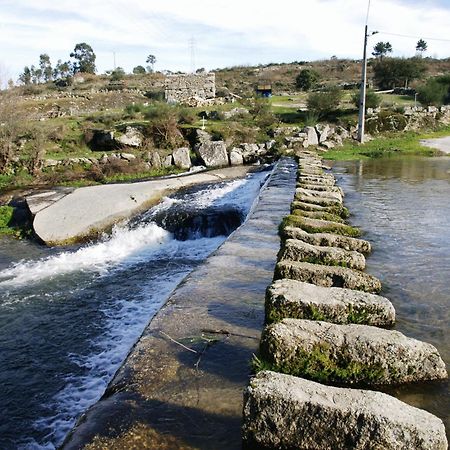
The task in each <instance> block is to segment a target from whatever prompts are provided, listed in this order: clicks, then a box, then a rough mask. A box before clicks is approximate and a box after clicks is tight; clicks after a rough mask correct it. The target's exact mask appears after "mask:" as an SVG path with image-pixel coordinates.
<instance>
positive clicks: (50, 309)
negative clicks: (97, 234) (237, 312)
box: [0, 171, 268, 450]
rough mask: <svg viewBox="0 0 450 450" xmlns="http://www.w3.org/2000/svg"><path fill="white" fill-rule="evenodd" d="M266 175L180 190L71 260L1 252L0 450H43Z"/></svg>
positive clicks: (93, 396)
mask: <svg viewBox="0 0 450 450" xmlns="http://www.w3.org/2000/svg"><path fill="white" fill-rule="evenodd" d="M267 175H268V172H267V171H266V172H259V173H256V174H253V175H249V176H248V177H247V178H246V179H242V180H234V181H228V182H222V183H217V184H213V185H204V186H197V187H194V188H190V189H188V190H184V191H182V192H180V193H178V194H176V195H174V196H172V197H170V198H166V199H165V200H164V201H163V202H162V203H161V204H160V205H158V206H156V207H155V208H152V209H151V210H149V211H147V212H146V213H144V214H142V215H141V216H140V217H138V218H136V219H133V220H130V221H129V222H127V223H124V224H122V225H121V226H117V227H116V228H115V229H114V230H113V233H112V234H111V235H110V236H105V237H104V238H103V239H102V240H101V241H99V242H96V243H92V244H88V245H84V246H81V247H78V248H66V249H47V248H44V247H41V246H38V245H36V244H33V243H30V242H25V241H21V242H19V241H15V240H12V239H9V238H3V239H1V240H0V361H1V364H0V386H1V390H0V405H1V409H0V411H1V413H0V414H1V417H0V448H1V449H2V450H7V449H16V448H22V449H37V448H46V449H47V448H48V449H53V448H55V447H56V446H57V445H59V444H60V443H61V442H62V440H63V439H64V437H65V435H66V434H67V432H68V431H69V430H70V429H71V428H72V427H73V425H74V424H75V422H76V419H77V417H79V415H80V414H81V413H82V412H83V411H84V410H86V409H87V408H88V407H89V406H90V405H92V404H93V403H95V402H96V401H97V400H98V399H99V398H100V396H101V395H102V394H103V392H104V390H105V388H106V386H107V384H108V382H109V381H110V379H111V377H112V376H113V375H114V373H115V371H116V370H117V369H118V367H119V366H120V364H121V363H122V361H123V360H124V359H125V357H126V355H127V353H128V352H129V350H130V348H131V347H132V345H133V344H134V343H135V341H136V340H137V339H138V337H139V336H140V334H141V333H142V331H143V329H144V328H145V326H146V325H147V323H148V321H149V320H150V319H151V318H152V316H153V315H154V314H155V313H156V312H157V311H158V309H159V308H160V307H161V305H162V304H163V303H164V302H165V300H166V299H167V297H168V296H169V294H170V293H171V292H172V291H173V289H174V288H175V287H176V286H177V285H178V284H179V283H180V281H181V280H182V279H183V278H184V277H185V276H186V275H187V274H188V273H189V272H191V271H192V270H193V268H195V267H196V266H198V265H199V264H200V263H201V262H202V261H204V260H205V258H206V257H207V256H208V255H209V254H210V253H211V252H213V251H214V250H215V249H217V247H218V246H219V245H221V244H222V243H223V242H224V240H225V239H226V236H227V235H228V234H230V233H231V232H232V231H233V230H234V229H235V228H236V227H238V226H239V225H240V223H242V221H243V220H244V219H245V217H246V215H247V214H248V212H249V211H250V209H251V206H252V204H253V202H254V200H255V198H256V197H257V195H258V193H259V190H260V187H261V185H262V184H263V182H264V180H265V178H266V177H267Z"/></svg>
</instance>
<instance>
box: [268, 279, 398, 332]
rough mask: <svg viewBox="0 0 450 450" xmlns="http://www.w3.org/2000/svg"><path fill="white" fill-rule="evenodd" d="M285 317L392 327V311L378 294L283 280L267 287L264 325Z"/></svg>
mask: <svg viewBox="0 0 450 450" xmlns="http://www.w3.org/2000/svg"><path fill="white" fill-rule="evenodd" d="M286 318H290V319H310V320H323V321H326V322H331V323H339V324H347V323H359V324H364V325H375V326H383V327H385V326H391V325H393V324H394V322H395V309H394V307H393V306H392V303H391V302H390V301H389V300H388V299H387V298H384V297H381V296H379V295H374V294H369V293H367V292H360V291H354V290H351V289H343V288H334V287H331V288H325V287H322V286H315V285H314V284H310V283H303V282H301V281H296V280H288V279H284V280H283V279H282V280H277V281H274V282H273V283H272V284H271V285H270V286H269V287H268V288H267V291H266V322H267V323H271V322H278V321H280V320H282V319H286Z"/></svg>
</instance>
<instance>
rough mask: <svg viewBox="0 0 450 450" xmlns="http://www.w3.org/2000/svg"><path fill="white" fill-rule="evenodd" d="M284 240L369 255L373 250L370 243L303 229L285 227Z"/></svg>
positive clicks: (282, 234)
mask: <svg viewBox="0 0 450 450" xmlns="http://www.w3.org/2000/svg"><path fill="white" fill-rule="evenodd" d="M281 236H282V238H283V239H299V240H301V241H305V242H307V243H308V244H311V245H322V246H328V247H340V248H343V249H345V250H354V251H356V252H360V253H363V254H365V255H367V254H369V253H370V252H371V250H372V246H371V245H370V242H368V241H365V240H363V239H357V238H352V237H348V236H341V235H339V234H331V233H307V232H306V231H304V230H302V229H301V228H296V227H285V228H283V230H282V232H281Z"/></svg>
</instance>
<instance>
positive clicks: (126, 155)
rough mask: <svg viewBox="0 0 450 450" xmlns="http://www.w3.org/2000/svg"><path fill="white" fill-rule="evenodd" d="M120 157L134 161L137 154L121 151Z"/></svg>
mask: <svg viewBox="0 0 450 450" xmlns="http://www.w3.org/2000/svg"><path fill="white" fill-rule="evenodd" d="M120 159H124V160H125V161H128V162H130V161H133V160H135V159H136V156H135V155H133V154H132V153H120Z"/></svg>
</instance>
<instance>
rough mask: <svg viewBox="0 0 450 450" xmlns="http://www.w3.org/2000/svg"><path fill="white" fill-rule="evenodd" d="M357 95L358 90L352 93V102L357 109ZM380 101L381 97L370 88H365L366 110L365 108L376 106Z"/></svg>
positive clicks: (358, 94)
mask: <svg viewBox="0 0 450 450" xmlns="http://www.w3.org/2000/svg"><path fill="white" fill-rule="evenodd" d="M359 97H360V92H359V91H355V93H354V94H353V95H352V103H353V104H354V105H355V107H356V108H357V109H359ZM380 103H381V97H380V96H379V95H378V94H376V93H375V91H373V90H372V89H367V91H366V110H367V108H372V109H375V108H378V107H379V106H380Z"/></svg>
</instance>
